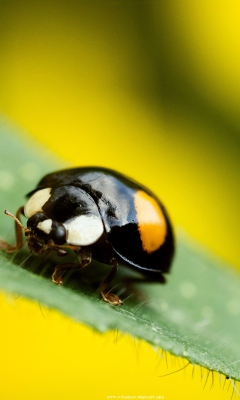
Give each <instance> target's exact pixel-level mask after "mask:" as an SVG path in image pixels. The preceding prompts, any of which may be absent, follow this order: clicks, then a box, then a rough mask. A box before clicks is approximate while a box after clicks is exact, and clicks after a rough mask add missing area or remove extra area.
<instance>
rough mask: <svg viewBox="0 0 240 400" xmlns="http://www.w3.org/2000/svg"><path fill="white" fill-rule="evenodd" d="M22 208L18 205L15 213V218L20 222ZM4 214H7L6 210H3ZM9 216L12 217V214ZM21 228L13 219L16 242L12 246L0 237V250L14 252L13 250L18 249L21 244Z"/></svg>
mask: <svg viewBox="0 0 240 400" xmlns="http://www.w3.org/2000/svg"><path fill="white" fill-rule="evenodd" d="M23 209H24V207H23V206H22V207H20V208H19V209H18V211H17V213H16V218H17V219H18V221H19V222H20V215H21V214H23ZM5 214H6V215H9V214H10V213H9V214H8V212H7V211H5ZM10 216H11V217H13V218H14V216H13V215H12V214H10ZM22 229H23V227H21V225H19V223H18V222H17V221H16V220H15V235H16V244H15V246H12V245H11V244H9V243H7V242H5V241H4V240H2V239H0V250H5V251H6V253H14V252H15V251H17V250H19V249H20V248H21V247H22V246H23V235H22Z"/></svg>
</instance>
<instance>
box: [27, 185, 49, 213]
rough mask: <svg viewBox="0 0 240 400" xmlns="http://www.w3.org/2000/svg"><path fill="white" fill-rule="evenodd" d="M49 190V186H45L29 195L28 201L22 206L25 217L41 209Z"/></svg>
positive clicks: (47, 197)
mask: <svg viewBox="0 0 240 400" xmlns="http://www.w3.org/2000/svg"><path fill="white" fill-rule="evenodd" d="M50 192H51V188H45V189H41V190H38V191H37V192H35V193H34V194H33V195H32V196H31V197H30V199H29V200H28V202H27V203H26V204H25V207H24V214H25V215H26V217H27V218H30V217H31V216H32V215H34V214H36V213H37V212H41V211H42V207H43V206H44V204H45V203H46V202H47V201H48V199H49V197H50V196H51V194H50Z"/></svg>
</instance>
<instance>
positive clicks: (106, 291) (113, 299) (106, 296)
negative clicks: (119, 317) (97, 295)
mask: <svg viewBox="0 0 240 400" xmlns="http://www.w3.org/2000/svg"><path fill="white" fill-rule="evenodd" d="M110 265H112V269H111V270H110V271H109V273H108V274H107V276H105V278H104V279H103V281H102V282H101V284H100V291H101V294H102V297H103V300H105V301H106V302H107V303H110V304H113V305H116V306H119V305H121V304H122V303H123V302H122V300H121V299H120V297H119V296H117V295H116V294H114V293H111V291H110V284H111V283H112V281H113V279H114V277H115V275H116V273H117V268H118V263H117V260H116V258H112V260H111V262H110Z"/></svg>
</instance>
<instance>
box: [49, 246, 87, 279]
mask: <svg viewBox="0 0 240 400" xmlns="http://www.w3.org/2000/svg"><path fill="white" fill-rule="evenodd" d="M77 255H78V260H79V263H77V264H76V263H65V264H58V265H57V266H56V267H55V270H54V272H53V274H52V282H53V283H56V284H57V285H62V284H63V275H64V274H65V273H66V272H67V271H69V269H72V270H77V269H82V268H84V267H86V266H87V265H88V264H90V262H91V260H92V256H91V251H90V250H89V249H87V248H85V249H82V250H80V251H79V252H77Z"/></svg>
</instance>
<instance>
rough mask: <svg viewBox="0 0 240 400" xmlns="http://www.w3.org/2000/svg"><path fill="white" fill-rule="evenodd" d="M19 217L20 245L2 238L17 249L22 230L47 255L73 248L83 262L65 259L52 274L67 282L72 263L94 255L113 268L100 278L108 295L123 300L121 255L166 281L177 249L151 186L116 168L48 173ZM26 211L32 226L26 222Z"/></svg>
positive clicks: (80, 265)
mask: <svg viewBox="0 0 240 400" xmlns="http://www.w3.org/2000/svg"><path fill="white" fill-rule="evenodd" d="M27 197H28V200H27V202H26V204H25V206H22V207H20V208H19V210H18V211H17V213H16V217H15V216H14V215H12V214H11V213H9V212H8V211H5V214H7V215H9V216H11V217H12V218H14V220H15V226H16V245H15V246H11V245H9V244H8V243H6V242H4V241H2V240H1V241H0V248H1V249H3V250H5V251H7V252H13V251H16V250H19V249H20V248H21V247H22V246H23V236H22V230H23V231H24V232H25V236H26V239H27V244H28V247H29V249H30V250H32V251H33V252H34V253H36V254H38V255H41V254H44V253H46V252H49V251H56V253H57V254H58V255H63V256H64V255H66V254H68V251H69V250H70V249H71V250H73V251H74V252H75V253H76V255H77V257H78V261H79V262H78V264H73V263H72V264H69V263H68V264H66V263H65V264H59V265H57V266H56V268H55V270H54V273H53V275H52V280H53V282H54V283H57V284H62V276H63V275H64V273H65V272H66V271H67V270H68V269H69V268H83V267H85V266H86V265H88V264H90V262H91V260H92V259H94V260H96V261H99V262H101V263H105V264H109V265H110V266H111V267H112V268H111V270H110V272H109V273H108V274H107V276H106V277H105V278H104V279H103V281H102V282H101V284H100V291H101V294H102V297H103V299H104V300H105V301H106V302H108V303H110V304H115V305H119V304H122V301H121V299H120V298H119V297H118V296H117V295H116V294H113V293H111V292H110V289H109V287H110V283H111V282H112V280H113V278H114V276H115V274H116V272H117V267H118V262H119V261H121V262H123V263H125V264H126V265H128V266H129V267H132V268H134V269H136V270H138V271H139V272H140V273H141V274H142V275H143V276H144V277H145V280H147V281H154V282H156V281H158V282H165V279H164V277H163V274H164V273H168V272H169V269H170V265H171V261H172V258H173V253H174V236H173V231H172V227H171V223H170V220H169V217H168V215H167V212H166V210H165V208H164V206H163V205H162V203H161V202H160V201H159V200H158V199H157V197H156V196H155V195H154V194H153V193H152V192H150V191H149V190H148V189H146V188H145V187H143V186H142V185H140V184H138V183H137V182H135V181H133V180H132V179H129V178H128V177H126V176H124V175H122V174H120V173H118V172H115V171H113V170H111V169H106V168H99V167H83V168H72V169H66V170H62V171H58V172H54V173H51V174H48V175H46V176H44V177H43V178H42V179H41V180H40V182H39V183H38V185H37V187H36V189H34V190H33V191H32V192H30V193H29V194H28V195H27ZM21 214H22V215H25V217H26V218H27V219H28V220H27V227H24V226H23V225H22V223H21V222H20V215H21Z"/></svg>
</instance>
